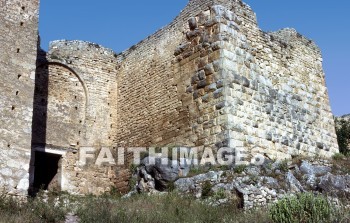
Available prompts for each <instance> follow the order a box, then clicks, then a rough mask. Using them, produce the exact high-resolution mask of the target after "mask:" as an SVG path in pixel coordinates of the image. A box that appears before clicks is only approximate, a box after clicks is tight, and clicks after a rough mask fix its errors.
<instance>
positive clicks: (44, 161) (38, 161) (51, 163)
mask: <svg viewBox="0 0 350 223" xmlns="http://www.w3.org/2000/svg"><path fill="white" fill-rule="evenodd" d="M60 159H61V155H57V154H51V153H45V152H38V151H36V152H35V164H34V165H35V167H34V168H35V169H34V184H33V189H34V192H38V191H39V190H40V189H43V190H47V189H48V187H49V184H50V183H51V182H52V180H53V179H54V178H55V176H56V174H57V172H58V168H59V161H60Z"/></svg>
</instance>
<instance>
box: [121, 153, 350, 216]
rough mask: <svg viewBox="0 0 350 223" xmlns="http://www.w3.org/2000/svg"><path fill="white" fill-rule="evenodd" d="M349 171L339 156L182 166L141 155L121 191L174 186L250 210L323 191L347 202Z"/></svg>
mask: <svg viewBox="0 0 350 223" xmlns="http://www.w3.org/2000/svg"><path fill="white" fill-rule="evenodd" d="M201 172H202V173H201ZM349 173H350V163H349V160H347V159H346V158H344V157H342V156H339V157H337V156H335V160H324V159H317V158H315V159H303V158H295V159H294V160H291V161H273V160H266V161H265V163H264V164H263V165H261V166H232V167H215V168H210V167H204V168H194V167H191V168H189V167H187V168H182V167H181V166H180V165H179V164H178V163H175V164H173V165H167V166H166V165H162V164H161V160H160V159H156V163H155V164H154V165H149V164H148V158H145V159H144V160H143V161H142V164H141V165H140V166H139V167H138V168H137V169H136V171H135V175H134V179H135V181H136V182H137V183H136V185H135V187H134V190H133V191H131V192H130V193H129V194H128V195H126V196H127V197H128V196H131V195H132V194H134V193H150V194H154V193H165V192H166V191H170V190H171V191H172V190H175V191H177V192H179V193H181V194H187V195H191V196H193V197H195V198H197V199H204V200H206V201H207V202H209V203H210V204H212V205H221V204H226V203H230V202H232V201H233V202H236V204H237V205H238V206H240V207H241V208H244V209H251V208H254V207H262V206H267V205H268V204H270V203H273V202H276V201H277V200H279V199H281V198H283V197H286V196H287V195H291V194H297V193H300V192H312V193H315V194H321V193H322V194H324V195H326V196H327V197H329V199H331V200H332V202H334V203H335V204H337V205H339V204H340V203H346V205H349V204H350V175H349ZM183 175H186V176H183ZM349 207H350V206H349Z"/></svg>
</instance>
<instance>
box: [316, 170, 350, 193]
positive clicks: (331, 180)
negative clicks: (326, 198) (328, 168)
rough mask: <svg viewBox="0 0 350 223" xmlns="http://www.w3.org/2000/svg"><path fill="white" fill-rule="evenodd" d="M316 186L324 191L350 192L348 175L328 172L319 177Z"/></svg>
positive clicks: (349, 177)
mask: <svg viewBox="0 0 350 223" xmlns="http://www.w3.org/2000/svg"><path fill="white" fill-rule="evenodd" d="M318 186H319V188H321V189H322V190H323V191H324V192H326V193H334V192H338V193H339V192H347V193H350V176H349V175H346V176H337V175H333V174H331V173H328V174H327V175H325V176H322V177H321V178H320V183H319V185H318Z"/></svg>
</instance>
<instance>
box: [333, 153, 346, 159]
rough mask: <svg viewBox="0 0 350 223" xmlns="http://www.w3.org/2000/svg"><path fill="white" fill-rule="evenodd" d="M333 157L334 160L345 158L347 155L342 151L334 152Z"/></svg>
mask: <svg viewBox="0 0 350 223" xmlns="http://www.w3.org/2000/svg"><path fill="white" fill-rule="evenodd" d="M332 158H333V159H334V160H342V159H345V155H344V154H342V153H336V154H334V155H333V156H332Z"/></svg>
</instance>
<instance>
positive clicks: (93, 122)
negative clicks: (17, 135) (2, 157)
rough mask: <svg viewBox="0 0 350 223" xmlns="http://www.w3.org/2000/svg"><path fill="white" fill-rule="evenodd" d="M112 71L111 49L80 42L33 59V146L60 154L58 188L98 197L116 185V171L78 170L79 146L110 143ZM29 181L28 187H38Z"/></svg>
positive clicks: (113, 105)
mask: <svg viewBox="0 0 350 223" xmlns="http://www.w3.org/2000/svg"><path fill="white" fill-rule="evenodd" d="M116 68H117V60H116V55H115V54H114V53H113V52H112V51H111V50H109V49H106V48H103V47H101V46H99V45H97V44H92V43H88V42H83V41H54V42H52V43H51V45H50V49H49V52H48V53H47V54H46V53H42V55H41V57H40V59H39V60H38V69H37V74H36V75H37V82H36V92H35V103H34V122H33V125H34V128H35V129H36V132H35V133H33V147H34V149H35V150H36V151H52V152H53V153H56V154H58V155H61V156H62V157H61V159H60V161H59V169H60V171H59V173H58V175H59V176H56V177H58V178H59V179H58V180H59V184H60V188H61V189H63V190H68V191H71V192H76V193H80V194H86V193H101V192H103V191H104V190H106V189H107V188H109V187H111V185H114V183H116V182H115V172H116V170H115V168H112V167H97V166H94V165H90V166H87V167H82V166H81V165H79V153H78V150H79V148H80V147H81V146H89V147H93V148H101V147H102V146H110V145H112V143H111V141H112V137H113V136H114V135H115V133H116V122H117V119H116V117H117V116H116V111H117V99H116V96H117V95H116V93H117V90H116V89H117V82H116V81H117V73H116ZM96 152H97V151H96ZM37 163H38V162H37ZM32 165H33V166H34V168H33V169H35V168H37V167H36V166H37V165H36V164H35V162H33V163H32ZM39 168H41V167H39ZM34 172H35V170H34ZM34 175H35V173H34ZM33 180H34V181H33V182H32V184H33V185H32V186H33V187H38V186H39V185H36V180H35V178H34V179H33Z"/></svg>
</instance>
